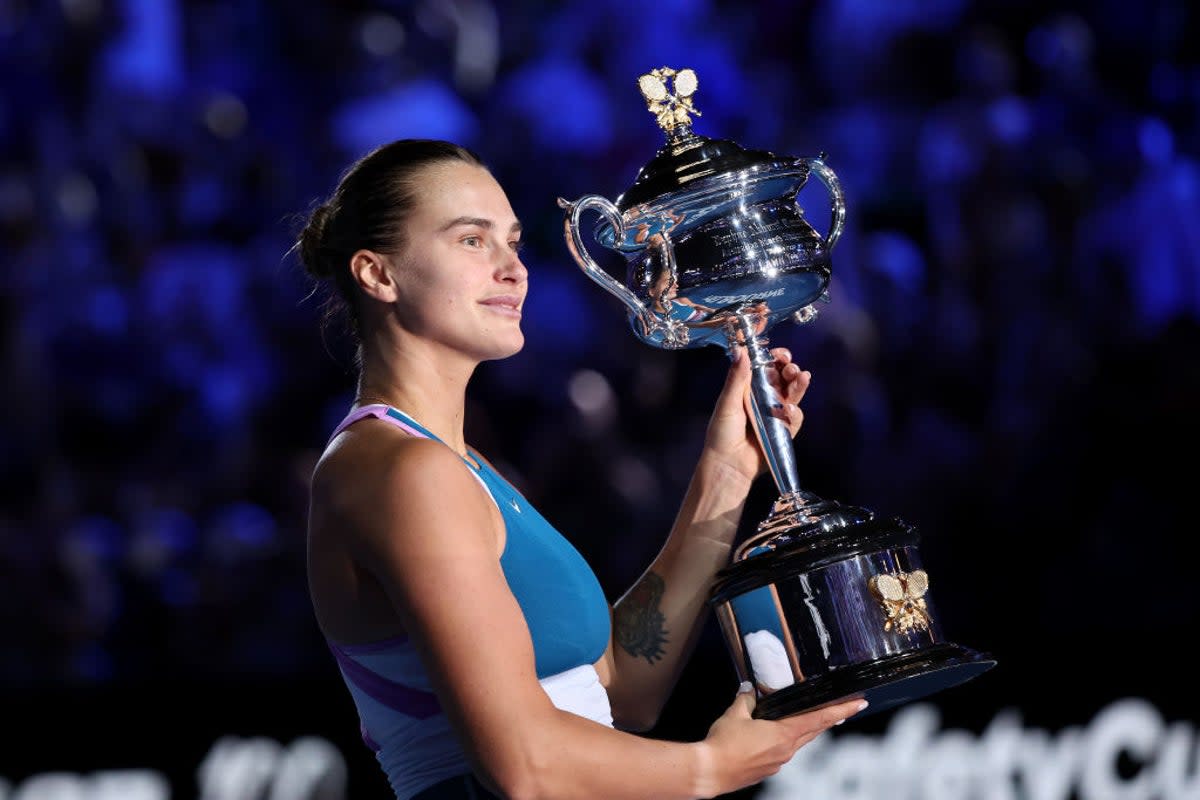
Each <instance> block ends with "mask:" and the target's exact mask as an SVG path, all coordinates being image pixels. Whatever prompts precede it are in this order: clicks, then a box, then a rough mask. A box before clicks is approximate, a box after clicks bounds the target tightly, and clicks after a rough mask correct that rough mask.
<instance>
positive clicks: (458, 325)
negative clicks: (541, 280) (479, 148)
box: [394, 161, 528, 361]
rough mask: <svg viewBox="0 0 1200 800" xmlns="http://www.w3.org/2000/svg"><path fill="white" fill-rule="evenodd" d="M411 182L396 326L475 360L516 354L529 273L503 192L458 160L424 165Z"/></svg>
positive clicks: (517, 225)
mask: <svg viewBox="0 0 1200 800" xmlns="http://www.w3.org/2000/svg"><path fill="white" fill-rule="evenodd" d="M416 180H417V189H416V193H417V203H416V207H415V208H414V210H413V213H412V214H411V215H410V216H409V218H408V220H407V221H406V223H405V228H406V229H405V232H404V239H405V242H406V244H405V246H404V248H403V250H402V252H401V253H399V254H398V256H397V257H396V258H395V259H394V262H395V265H396V269H395V279H396V284H397V287H398V292H399V296H398V299H397V303H396V306H395V309H396V314H397V315H398V317H399V321H400V324H401V325H402V326H403V327H404V328H405V329H407V330H409V331H410V332H412V333H414V334H416V335H417V336H419V337H421V338H424V339H427V340H430V341H434V342H437V343H439V344H441V345H444V346H445V347H447V348H449V349H452V350H456V351H460V352H462V353H465V354H467V355H469V356H471V357H472V358H475V359H478V360H480V361H486V360H490V359H496V358H505V357H507V356H510V355H512V354H514V353H516V352H517V351H519V350H520V349H521V346H522V345H523V344H524V343H525V338H524V335H523V334H522V333H521V306H522V305H523V304H524V302H525V292H526V289H527V288H528V273H527V272H526V270H525V265H524V264H522V263H521V259H520V258H519V257H518V254H517V251H518V249H519V246H520V241H521V223H520V222H519V221H518V220H517V216H516V214H514V213H513V210H512V207H511V206H510V205H509V202H508V197H507V196H506V195H505V194H504V190H503V189H501V188H500V184H499V183H497V182H496V179H495V178H493V177H492V174H491V173H490V172H488V171H487V170H486V169H484V168H482V167H477V166H474V165H472V164H466V163H463V162H458V161H451V162H445V163H441V164H435V165H432V166H429V167H426V168H425V169H424V170H423V171H422V172H421V173H419V174H418V175H417V176H416Z"/></svg>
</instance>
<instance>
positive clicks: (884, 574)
mask: <svg viewBox="0 0 1200 800" xmlns="http://www.w3.org/2000/svg"><path fill="white" fill-rule="evenodd" d="M698 85H699V83H698V80H697V77H696V73H695V72H694V71H693V70H690V69H681V70H675V69H671V68H669V67H662V68H660V69H656V70H653V71H652V72H650V73H648V74H646V75H642V76H641V77H640V78H639V79H638V87H639V89H640V90H641V93H642V96H643V97H644V98H645V100H646V103H647V107H648V109H649V111H650V112H651V113H652V114H654V115H655V117H656V119H657V120H658V124H659V126H660V127H661V128H662V130H663V131H664V132H665V134H666V142H665V144H664V145H663V146H662V147H661V148H660V149H659V150H658V152H657V153H656V154H655V155H654V157H653V158H652V159H650V161H649V162H647V163H646V164H645V166H643V167H642V168H641V170H640V171H639V172H638V175H637V177H636V179H635V180H634V182H633V185H632V186H630V187H629V189H628V190H627V191H625V192H624V193H623V194H621V195H620V197H618V198H617V201H616V202H615V203H614V202H611V201H609V200H608V199H606V198H604V197H602V196H599V195H594V194H589V195H585V196H583V197H580V198H579V199H578V200H575V201H568V200H565V199H562V198H559V200H558V204H559V206H560V207H561V208H563V209H565V220H564V232H565V236H566V242H567V247H568V249H569V250H570V252H571V255H572V256H573V257H574V258H575V260H576V262H578V264H579V266H580V267H581V268H582V269H583V271H584V273H585V274H586V275H587V276H588V277H589V278H591V279H592V280H593V281H595V282H596V283H598V284H599V285H600V286H601V287H603V288H604V289H605V290H606V291H608V292H609V293H610V294H612V295H613V296H615V297H616V298H618V299H619V300H620V301H621V302H622V303H623V304H624V305H625V308H626V311H627V315H628V320H629V323H630V325H631V327H632V329H633V332H634V334H635V335H636V336H637V337H638V338H639V339H641V340H642V341H643V342H646V343H647V344H649V345H652V346H654V347H659V348H665V349H680V348H689V347H701V346H705V345H718V346H720V347H724V348H725V349H726V351H727V353H729V354H730V355H732V354H733V353H734V351H735V348H738V347H745V348H747V350H748V352H749V355H750V364H751V370H752V384H751V385H752V390H751V393H752V405H753V409H754V428H755V431H756V433H757V435H758V439H759V443H760V445H761V446H762V449H763V453H764V454H765V456H766V461H767V464H768V467H769V469H770V473H771V476H772V478H773V479H774V481H775V484H776V486H777V487H778V489H779V498H778V499H777V500H776V501H775V503H774V505H773V507H772V509H771V512H770V514H769V515H768V516H767V518H766V519H764V520H763V521H762V522H760V523H759V525H758V528H757V530H756V531H755V532H754V533H753V534H752V535H751V536H750V537H748V538H747V539H746V540H745V541H743V542H741V543H740V545H739V546H738V547H737V548H736V549H735V551H734V554H733V558H732V560H731V562H730V564H729V566H727V567H726V568H725V569H724V570H722V571H721V572H720V573H719V574H718V575H717V580H716V581H715V583H714V585H713V588H712V592H711V595H710V598H709V602H710V604H711V605H712V607H713V608H714V609H715V611H716V613H717V618H718V620H719V621H720V624H721V629H722V632H723V634H724V636H725V640H726V643H727V645H728V647H729V651H730V654H731V655H732V658H733V661H734V666H735V669H736V671H737V674H738V678H739V680H745V681H750V682H751V683H753V684H754V686H755V687H756V689H757V692H758V704H757V707H756V709H755V715H756V716H759V717H763V718H768V719H777V718H780V717H784V716H788V715H791V714H795V713H798V712H801V711H804V710H807V709H811V708H815V707H819V706H822V705H827V704H830V703H833V702H837V701H839V700H843V699H846V698H850V697H865V698H866V699H867V700H869V701H870V703H871V705H870V708H869V712H868V713H877V712H879V711H882V710H885V709H887V708H891V707H893V706H896V705H899V704H901V703H904V702H907V701H909V700H913V699H916V698H918V697H922V696H926V695H929V694H931V693H933V692H936V691H940V690H942V689H945V688H948V687H950V686H953V685H955V684H959V683H962V682H963V681H966V680H969V679H970V678H973V677H975V676H976V675H979V674H980V673H982V672H984V671H986V670H988V669H990V668H991V667H992V666H994V665H995V663H996V662H995V661H994V660H993V659H991V658H990V657H989V656H987V655H984V654H981V653H978V652H976V651H974V650H971V649H969V648H966V647H962V646H960V645H957V644H954V643H953V642H950V641H947V640H946V639H945V638H944V636H943V634H942V631H941V627H940V625H939V623H938V619H937V615H936V613H935V611H934V607H933V603H932V598H931V596H930V578H929V575H928V573H927V572H926V571H925V570H924V569H923V567H922V564H921V559H920V553H919V551H918V546H917V545H918V534H917V532H916V530H915V529H914V528H913V527H912V526H910V525H908V524H907V523H905V522H904V521H902V520H900V519H899V518H895V517H893V518H887V519H885V518H880V517H877V516H876V515H875V514H874V512H872V511H869V510H867V509H864V508H861V507H858V506H851V505H845V504H843V503H840V502H838V501H834V500H827V499H823V498H821V497H818V496H816V495H815V494H813V493H812V492H809V491H806V490H804V489H802V488H801V486H800V481H799V479H798V478H797V471H796V461H795V453H794V449H793V444H792V439H791V433H790V431H789V430H788V427H787V423H786V422H785V421H784V420H783V419H782V414H781V413H780V411H779V409H778V398H777V395H776V393H775V390H774V389H773V388H772V386H771V383H770V381H769V379H768V373H767V368H768V367H769V366H770V365H771V364H772V361H773V360H772V358H771V356H770V353H769V349H768V342H767V339H766V338H765V334H766V333H767V331H769V330H770V329H771V328H772V327H773V326H774V325H775V324H776V323H778V322H781V321H784V320H787V319H791V320H793V321H795V322H797V323H801V324H803V323H808V322H811V321H812V320H813V319H815V318H816V316H817V310H818V307H817V304H818V303H825V302H828V301H829V296H828V293H827V289H828V286H829V280H830V276H831V261H830V252H831V251H832V250H833V247H834V246H835V245H836V244H837V241H838V238H839V237H840V236H841V233H842V229H843V225H844V222H845V216H846V205H845V199H844V197H843V194H842V189H841V185H840V183H839V181H838V179H837V176H836V175H835V174H834V172H833V170H831V169H830V168H829V167H828V166H827V165H826V164H825V160H824V155H823V154H822V156H820V157H817V158H797V157H793V156H782V155H777V154H775V153H772V152H767V151H762V150H747V149H745V148H743V147H741V146H740V145H738V144H736V143H734V142H732V141H730V140H727V139H710V138H708V137H705V136H702V135H699V134H697V133H695V132H694V131H693V130H692V117H693V116H699V115H700V112H699V111H698V110H697V109H696V107H695V106H694V104H693V96H694V95H695V92H696V89H697V87H698ZM810 175H816V176H817V178H818V179H819V180H820V181H821V183H822V184H823V185H824V187H825V189H826V190H827V192H828V194H829V198H830V207H831V215H830V220H829V224H828V228H827V231H826V233H825V234H824V235H821V234H820V233H818V232H817V231H816V230H815V229H814V228H813V226H812V225H810V224H809V222H808V221H807V219H805V214H804V209H803V208H801V206H800V204H799V200H798V197H797V194H798V192H799V191H800V189H801V188H803V187H804V185H805V183H806V182H807V180H808V178H809V176H810ZM588 212H595V213H596V214H598V215H599V220H598V221H597V223H596V224H595V225H594V227H593V228H592V229H591V231H590V236H591V239H592V240H593V241H594V242H595V243H598V244H599V245H600V246H602V247H604V248H607V249H608V250H611V251H614V252H616V253H618V254H620V256H622V257H624V259H625V262H626V276H625V279H624V281H621V280H618V279H617V278H615V277H613V275H611V274H610V273H609V272H607V271H606V270H605V269H604V268H602V267H601V266H600V265H599V264H597V263H596V261H594V260H593V258H592V257H591V256H590V255H589V253H588V249H587V240H586V239H585V236H584V233H583V231H584V230H585V228H584V225H583V219H584V215H585V214H587V213H588ZM810 424H811V423H810Z"/></svg>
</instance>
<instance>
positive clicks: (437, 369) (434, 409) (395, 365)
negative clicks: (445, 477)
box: [355, 352, 474, 456]
mask: <svg viewBox="0 0 1200 800" xmlns="http://www.w3.org/2000/svg"><path fill="white" fill-rule="evenodd" d="M473 371H474V370H473V368H472V369H471V370H465V369H464V368H463V367H462V366H461V365H453V364H447V363H445V362H443V361H441V360H438V359H434V358H431V357H428V356H422V355H413V354H409V353H401V352H392V353H389V354H388V355H387V357H386V358H382V357H372V356H370V355H369V354H368V355H365V356H364V358H363V366H362V372H361V373H360V375H359V380H358V391H357V395H356V397H355V405H359V406H364V405H370V404H373V403H383V404H386V405H389V406H391V407H393V408H395V409H398V410H400V411H403V412H405V413H406V414H409V415H410V416H412V418H413V419H414V420H416V421H417V422H419V423H421V425H423V426H424V427H425V428H426V429H428V430H429V432H430V433H432V434H433V435H434V436H436V437H437V438H439V439H441V440H442V441H443V442H445V443H446V444H447V445H448V446H449V447H451V448H452V449H453V450H456V451H457V452H458V453H459V454H460V455H463V456H466V455H468V453H467V445H466V441H465V437H464V434H463V415H464V412H465V409H466V396H467V382H468V381H469V380H470V376H471V373H472V372H473Z"/></svg>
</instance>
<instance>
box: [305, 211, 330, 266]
mask: <svg viewBox="0 0 1200 800" xmlns="http://www.w3.org/2000/svg"><path fill="white" fill-rule="evenodd" d="M332 214H333V211H332V209H330V207H329V203H322V204H321V205H319V206H317V207H316V208H315V209H313V211H312V213H311V214H309V216H308V221H307V222H306V223H305V225H304V229H303V230H302V231H301V232H300V241H299V242H298V244H299V245H300V260H301V262H303V264H304V270H305V271H306V272H307V273H308V274H309V275H312V276H313V277H314V278H319V279H321V280H324V279H325V278H328V277H330V276H331V275H333V266H332V265H331V264H330V263H329V260H328V259H327V258H326V257H325V226H326V225H327V224H328V222H329V218H330V217H331V216H332Z"/></svg>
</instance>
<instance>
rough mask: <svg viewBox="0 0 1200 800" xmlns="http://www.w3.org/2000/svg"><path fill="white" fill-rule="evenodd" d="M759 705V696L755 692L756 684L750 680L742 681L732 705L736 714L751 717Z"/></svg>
mask: <svg viewBox="0 0 1200 800" xmlns="http://www.w3.org/2000/svg"><path fill="white" fill-rule="evenodd" d="M756 705H758V697H757V695H756V694H755V692H754V685H753V684H751V683H750V681H742V685H741V686H739V687H738V693H737V697H735V698H733V705H732V706H731V707H730V711H732V712H733V713H734V714H735V715H736V716H739V717H744V718H746V719H749V718H750V715H751V714H753V713H754V707H755V706H756Z"/></svg>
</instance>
